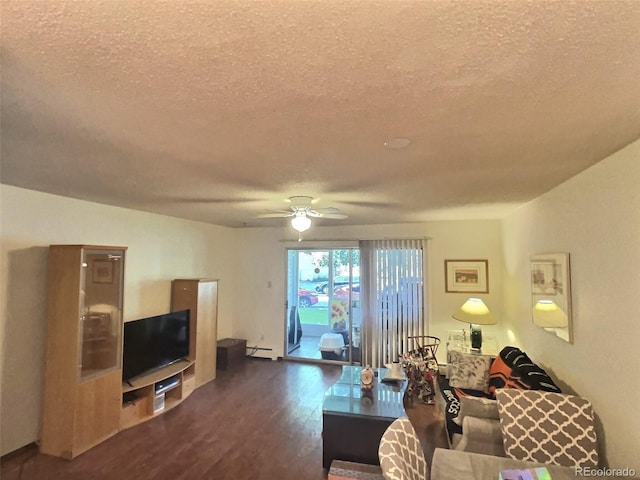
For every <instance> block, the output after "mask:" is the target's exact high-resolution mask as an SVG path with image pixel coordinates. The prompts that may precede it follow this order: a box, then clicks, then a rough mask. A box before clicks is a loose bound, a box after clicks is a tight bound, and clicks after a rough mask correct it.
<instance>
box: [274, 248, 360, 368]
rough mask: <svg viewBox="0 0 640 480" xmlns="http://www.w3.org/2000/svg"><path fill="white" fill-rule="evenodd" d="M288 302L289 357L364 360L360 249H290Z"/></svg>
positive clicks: (324, 359)
mask: <svg viewBox="0 0 640 480" xmlns="http://www.w3.org/2000/svg"><path fill="white" fill-rule="evenodd" d="M286 307H287V308H286V312H287V316H286V319H285V321H286V328H285V334H286V337H287V338H286V345H287V348H286V352H287V357H289V358H299V359H305V360H318V361H320V360H322V361H336V362H347V363H359V362H360V332H361V327H360V325H361V316H362V315H361V309H360V252H359V250H358V249H356V248H341V249H307V250H302V249H290V250H288V251H287V299H286Z"/></svg>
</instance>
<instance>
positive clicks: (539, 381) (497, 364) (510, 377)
mask: <svg viewBox="0 0 640 480" xmlns="http://www.w3.org/2000/svg"><path fill="white" fill-rule="evenodd" d="M499 388H518V389H521V390H542V391H545V392H554V393H561V391H560V388H559V387H558V386H557V385H556V384H555V383H554V381H553V380H552V379H551V377H550V376H549V375H547V372H545V371H544V370H543V369H542V368H540V367H539V366H538V365H536V364H535V363H533V361H532V360H531V359H530V358H529V356H528V355H527V354H526V353H524V352H523V351H522V350H520V349H519V348H517V347H511V346H509V347H504V348H503V349H502V350H501V351H500V355H498V357H496V359H495V360H494V361H493V363H492V364H491V368H490V370H489V393H490V394H491V395H492V397H493V398H495V392H496V390H497V389H499Z"/></svg>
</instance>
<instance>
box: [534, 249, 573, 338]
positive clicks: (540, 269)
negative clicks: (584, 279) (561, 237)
mask: <svg viewBox="0 0 640 480" xmlns="http://www.w3.org/2000/svg"><path fill="white" fill-rule="evenodd" d="M531 309H532V310H531V314H532V318H533V323H534V324H536V325H538V326H539V327H542V328H544V329H545V330H546V331H547V332H549V333H551V334H553V335H556V336H557V337H559V338H561V339H562V340H564V341H566V342H569V343H571V342H573V334H572V318H571V276H570V268H569V254H568V253H548V254H542V255H533V256H531Z"/></svg>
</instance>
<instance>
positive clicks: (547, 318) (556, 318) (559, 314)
mask: <svg viewBox="0 0 640 480" xmlns="http://www.w3.org/2000/svg"><path fill="white" fill-rule="evenodd" d="M533 323H535V324H536V325H538V326H539V327H544V328H567V327H568V326H569V317H568V316H567V314H566V313H564V311H563V310H562V309H561V308H560V307H559V306H558V305H556V303H555V302H554V301H553V300H539V301H538V302H536V304H535V306H534V307H533Z"/></svg>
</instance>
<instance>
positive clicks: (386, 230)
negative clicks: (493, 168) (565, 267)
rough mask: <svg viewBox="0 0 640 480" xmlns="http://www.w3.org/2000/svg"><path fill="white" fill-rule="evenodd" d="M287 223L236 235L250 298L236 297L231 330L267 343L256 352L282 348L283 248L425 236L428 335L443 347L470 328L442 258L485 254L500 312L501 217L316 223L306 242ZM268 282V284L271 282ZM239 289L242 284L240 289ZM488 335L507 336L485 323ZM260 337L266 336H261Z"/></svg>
mask: <svg viewBox="0 0 640 480" xmlns="http://www.w3.org/2000/svg"><path fill="white" fill-rule="evenodd" d="M293 233H295V232H292V230H291V229H290V228H286V227H285V228H282V227H279V228H260V229H258V228H248V229H243V230H242V235H241V236H240V237H239V239H238V247H239V248H240V251H241V253H239V254H238V255H237V261H238V263H237V274H238V278H239V279H242V289H241V290H242V291H243V292H251V298H250V299H249V298H247V300H243V299H241V298H238V302H237V305H236V310H235V312H236V319H237V323H236V324H235V326H234V332H236V334H237V335H239V336H241V337H242V338H246V339H248V344H249V345H259V346H261V347H265V348H271V349H272V354H269V352H266V353H264V354H263V355H262V354H260V353H258V354H257V355H260V356H266V357H270V356H272V357H273V356H275V357H277V356H282V355H283V353H284V332H285V324H286V323H285V318H286V312H285V306H284V302H285V299H286V262H285V257H286V255H285V251H286V248H288V247H289V248H311V247H316V246H317V247H320V248H327V247H329V246H331V247H342V246H346V245H351V246H353V245H355V246H357V240H358V239H374V238H376V239H382V238H424V237H428V238H429V240H428V241H427V243H428V247H427V254H428V258H427V264H428V265H427V268H428V277H429V279H430V281H429V282H428V286H427V290H428V292H427V295H428V296H429V300H428V305H429V306H430V311H429V312H427V316H428V318H429V319H430V325H429V334H430V335H435V336H437V337H439V338H441V339H442V342H443V347H442V348H443V351H444V343H445V342H446V332H447V330H461V329H463V328H467V329H468V325H466V324H463V323H460V322H458V321H456V320H454V319H452V318H451V314H452V313H453V312H454V311H455V310H457V309H458V308H459V307H460V306H461V305H462V304H463V303H464V302H465V301H466V300H467V298H469V296H470V295H469V294H463V293H445V292H444V290H445V283H444V260H445V259H488V260H489V289H490V290H489V294H482V295H480V294H474V295H473V296H477V297H480V298H483V299H484V301H485V302H486V303H487V305H488V306H489V308H490V309H491V310H492V313H494V315H495V316H496V318H497V319H498V320H499V319H500V318H501V317H502V311H501V309H502V303H503V302H502V280H501V275H502V243H501V242H502V239H501V224H500V222H499V221H473V220H470V221H450V222H446V221H438V222H427V223H412V224H398V225H366V226H351V227H322V226H314V227H312V229H311V230H309V231H308V232H307V233H306V237H308V239H305V241H304V242H302V243H298V242H297V241H295V238H296V237H295V236H294V235H293ZM269 285H271V286H270V287H269ZM239 291H240V289H239ZM483 332H484V333H485V334H486V335H494V336H497V337H498V338H499V339H502V338H503V337H506V334H505V333H504V330H503V328H502V326H501V325H500V324H498V325H495V326H493V325H492V326H487V327H484V328H483ZM262 336H264V339H261V337H262Z"/></svg>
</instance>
